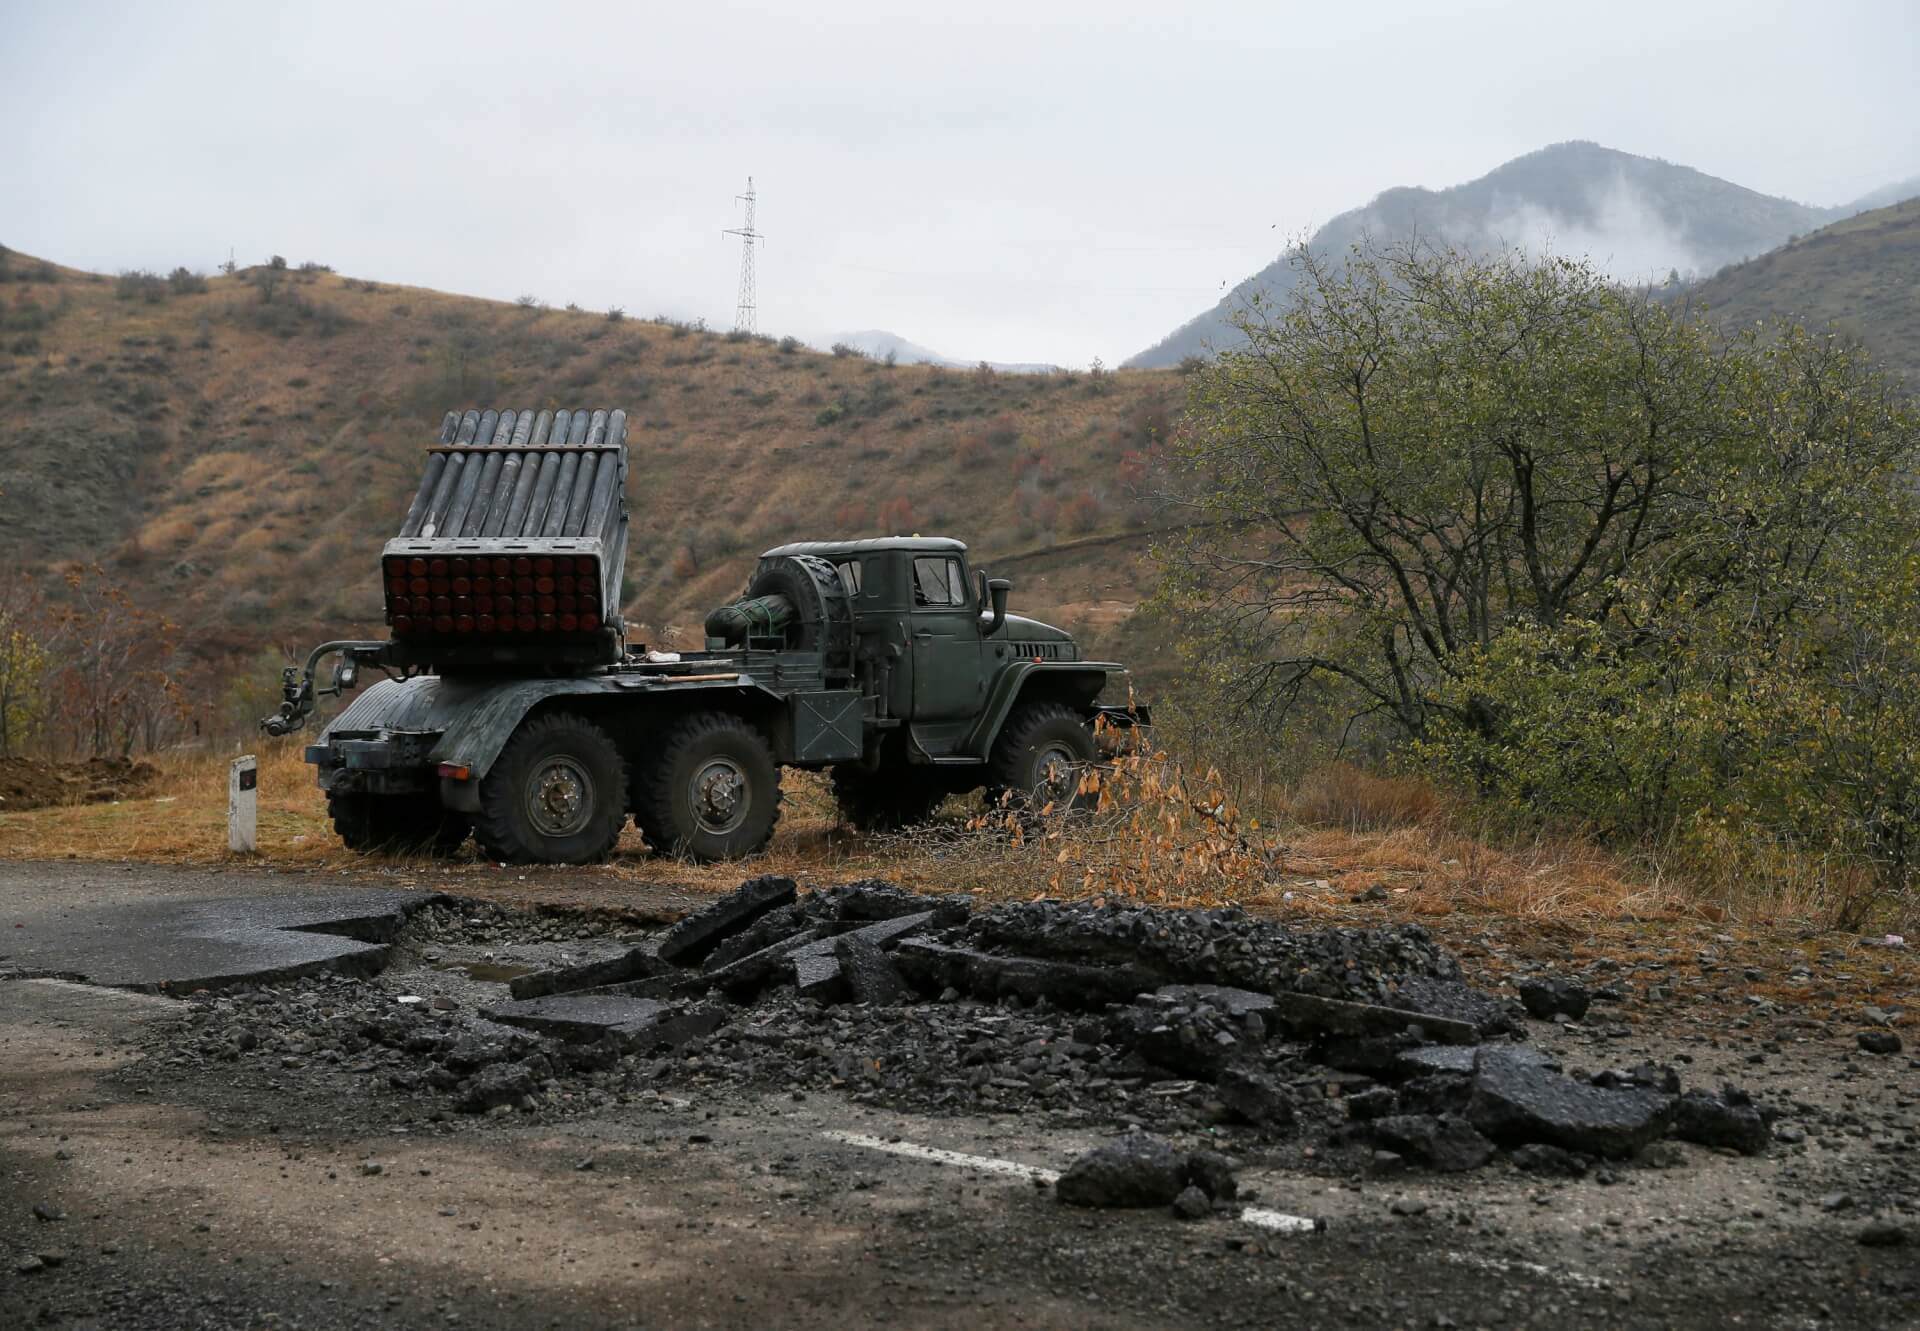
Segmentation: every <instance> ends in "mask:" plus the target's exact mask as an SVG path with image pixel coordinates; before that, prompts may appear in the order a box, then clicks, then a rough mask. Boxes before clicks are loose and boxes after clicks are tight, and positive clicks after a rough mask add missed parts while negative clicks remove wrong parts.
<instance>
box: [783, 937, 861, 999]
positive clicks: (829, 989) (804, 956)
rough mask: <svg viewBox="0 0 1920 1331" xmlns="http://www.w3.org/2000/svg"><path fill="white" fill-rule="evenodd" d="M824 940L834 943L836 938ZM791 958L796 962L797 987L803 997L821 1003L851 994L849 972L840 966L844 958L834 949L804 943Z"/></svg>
mask: <svg viewBox="0 0 1920 1331" xmlns="http://www.w3.org/2000/svg"><path fill="white" fill-rule="evenodd" d="M820 941H821V942H826V943H832V942H833V941H834V940H833V939H831V938H828V939H822V940H820ZM787 960H788V961H789V962H790V963H791V964H792V966H793V987H794V989H795V990H796V991H797V992H798V993H799V995H800V997H802V998H811V999H813V1000H814V1001H815V1002H819V1003H838V1002H839V1001H840V1000H841V999H843V998H845V997H846V996H847V977H846V973H845V972H844V971H842V970H841V969H840V958H839V957H838V956H836V955H834V954H833V953H832V952H816V951H814V950H813V948H812V947H811V946H809V947H803V948H801V949H800V950H799V951H797V952H795V953H793V954H792V955H791V956H790V957H788V958H787Z"/></svg>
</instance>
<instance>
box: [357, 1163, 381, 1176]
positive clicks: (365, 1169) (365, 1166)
mask: <svg viewBox="0 0 1920 1331" xmlns="http://www.w3.org/2000/svg"><path fill="white" fill-rule="evenodd" d="M360 1172H361V1173H362V1174H366V1175H368V1176H371V1175H374V1174H384V1173H386V1172H387V1167H386V1166H385V1165H383V1164H381V1163H380V1162H379V1161H378V1160H362V1161H361V1162H360Z"/></svg>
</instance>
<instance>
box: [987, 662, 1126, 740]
mask: <svg viewBox="0 0 1920 1331" xmlns="http://www.w3.org/2000/svg"><path fill="white" fill-rule="evenodd" d="M1125 670H1126V667H1125V666H1122V665H1118V664H1115V663H1114V662H1111V661H1014V662H1012V663H1010V664H1009V665H1007V667H1006V668H1005V669H1003V670H1002V671H1001V672H1000V675H999V678H997V679H995V680H994V681H993V690H992V692H990V693H988V694H987V701H986V705H985V706H984V707H983V708H982V709H981V711H980V719H979V720H977V721H976V722H974V726H973V729H972V730H970V731H968V732H967V737H966V739H965V740H964V741H962V742H961V745H960V750H959V751H960V752H961V753H966V754H972V755H975V756H977V757H980V758H985V757H986V756H987V753H988V751H989V750H991V749H992V748H993V742H994V740H996V739H998V738H999V736H1000V727H1001V726H1003V725H1005V724H1006V722H1007V717H1008V716H1009V715H1011V714H1012V712H1013V709H1014V705H1015V704H1016V703H1018V702H1019V701H1020V695H1021V694H1022V693H1023V692H1025V691H1026V688H1027V685H1028V683H1029V681H1034V680H1036V677H1042V676H1044V677H1045V678H1044V679H1043V680H1040V681H1039V682H1042V683H1044V684H1046V685H1049V686H1055V687H1058V686H1059V685H1067V686H1068V688H1066V689H1062V692H1068V691H1076V692H1081V693H1084V694H1085V695H1086V696H1085V699H1084V702H1085V705H1086V707H1087V708H1088V709H1089V710H1091V709H1092V707H1093V700H1094V699H1095V698H1097V697H1099V696H1100V690H1101V689H1102V688H1104V687H1106V683H1107V677H1108V676H1109V675H1116V674H1122V673H1124V672H1125ZM1076 677H1077V678H1076ZM1076 683H1077V684H1078V685H1079V687H1078V689H1073V688H1072V686H1073V685H1075V684H1076Z"/></svg>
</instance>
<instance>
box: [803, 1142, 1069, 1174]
mask: <svg viewBox="0 0 1920 1331" xmlns="http://www.w3.org/2000/svg"><path fill="white" fill-rule="evenodd" d="M820 1135H821V1136H823V1137H826V1138H828V1139H829V1140H832V1141H837V1142H845V1143H846V1144H847V1145H848V1146H864V1147H866V1148H867V1149H868V1150H869V1151H885V1152H886V1153H887V1154H888V1155H903V1156H905V1157H907V1159H909V1160H925V1161H927V1162H928V1163H929V1164H935V1165H954V1166H957V1167H958V1168H960V1169H978V1170H980V1171H981V1172H983V1173H987V1174H1010V1175H1012V1176H1013V1177H1015V1178H1025V1179H1036V1178H1037V1179H1039V1180H1041V1181H1042V1182H1045V1183H1054V1182H1057V1181H1058V1180H1059V1178H1060V1171H1059V1170H1057V1169H1042V1168H1041V1167H1040V1166H1038V1165H1022V1164H1017V1163H1015V1162H1014V1161H1012V1160H997V1159H995V1158H994V1157H993V1156H990V1155H968V1154H967V1153H966V1152H964V1151H943V1150H941V1149H940V1148H939V1147H938V1146H918V1145H915V1144H914V1143H913V1142H890V1141H888V1140H886V1139H885V1138H884V1137H869V1136H867V1135H866V1134H865V1133H863V1132H840V1131H837V1130H835V1131H828V1132H823V1133H821V1134H820Z"/></svg>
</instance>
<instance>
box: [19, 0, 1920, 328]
mask: <svg viewBox="0 0 1920 1331" xmlns="http://www.w3.org/2000/svg"><path fill="white" fill-rule="evenodd" d="M1443 8H1444V9H1448V10H1450V11H1451V14H1450V15H1449V16H1446V17H1435V16H1433V14H1432V13H1431V11H1434V10H1438V9H1443ZM1916 68H1920V4H1916V3H1915V2H1914V0H1885V2H1884V3H1880V2H1876V0H1809V2H1808V3H1801V4H1780V3H1768V2H1767V0H1727V2H1724V3H1723V2H1722V0H1682V2H1681V3H1674V0H1661V3H1638V2H1637V0H1616V3H1613V4H1609V5H1606V6H1595V5H1581V6H1572V5H1558V4H1550V3H1541V0H1527V2H1525V3H1511V4H1509V3H1455V4H1451V5H1442V4H1437V3H1431V2H1429V3H1408V4H1401V3H1386V2H1385V0H1372V2H1371V3H1365V4H1342V3H1326V2H1325V0H1322V3H1318V4H1314V5H1311V6H1303V5H1294V4H1287V3H1280V2H1279V0H1266V2H1265V3H1249V4H1245V5H1238V6H1224V5H1204V4H1169V3H1164V2H1163V3H1159V4H1155V5H1151V6H1130V5H1126V4H1120V3H1114V2H1113V0H1108V2H1106V3H1101V4H1097V5H1089V6H1084V7H1082V6H1067V5H1055V4H1049V3H1046V2H1045V0H1029V2H1028V3H1025V4H1019V5H1007V6H1000V5H996V4H992V3H986V2H985V0H969V2H968V3H963V4H954V5H951V6H945V7H938V8H936V7H933V6H928V5H924V4H921V5H913V4H900V3H897V2H896V3H893V4H888V5H885V6H879V5H864V4H850V3H839V2H838V0H808V2H807V3H804V4H791V5H786V6H772V5H766V6H760V7H750V6H741V5H733V4H723V3H713V2H712V0H700V2H699V3H693V4H688V3H684V2H683V3H677V4H674V5H671V6H657V5H650V4H641V3H617V4H605V5H598V4H594V5H590V4H567V3H561V2H559V0H549V3H546V4H528V3H525V2H524V0H522V2H521V3H515V4H501V5H495V4H480V3H462V4H458V5H453V4H447V5H427V4H416V3H409V2H408V0H384V3H379V4H358V3H343V2H342V0H330V2H329V3H324V4H313V5H306V6H277V5H273V4H269V3H264V2H259V0H256V2H254V3H246V4H232V5H219V4H191V3H184V2H182V3H167V4H158V3H148V4H137V5H135V4H123V5H108V4H93V3H85V2H83V0H50V2H45V3H42V2H41V0H0V116H3V117H4V120H3V121H0V123H3V124H4V127H5V128H4V132H0V242H4V243H5V244H7V245H9V246H12V247H14V248H17V249H23V250H26V251H28V252H30V253H34V254H38V255H41V256H44V257H47V258H52V259H55V260H58V261H60V262H63V263H70V264H75V265H79V266H83V267H89V268H95V269H101V270H106V271H114V270H118V269H122V268H127V267H152V268H157V269H166V268H171V267H173V266H174V265H176V264H183V263H184V264H187V265H189V266H193V267H200V268H205V269H211V268H212V267H213V266H214V265H216V264H217V263H218V262H220V261H221V260H223V259H225V258H226V257H227V252H228V248H229V246H231V247H232V249H233V251H234V252H235V254H236V255H237V257H238V258H239V260H240V262H241V263H243V264H244V263H249V262H257V261H259V260H261V259H263V258H265V257H266V256H267V255H268V254H270V253H279V254H284V255H285V256H287V258H289V259H290V260H293V261H294V262H300V261H303V260H309V259H311V260H318V261H321V262H326V263H330V264H332V265H333V266H334V267H335V268H337V269H339V270H340V271H341V272H344V273H348V274H352V275H356V276H364V277H373V278H378V279H382V280H386V281H392V282H404V283H413V284H419V285H425V286H432V287H439V288H443V289H445V290H449V291H459V292H467V293H471V294H475V295H486V296H495V297H502V298H512V297H514V296H517V295H519V294H521V293H523V292H524V293H532V294H534V295H537V296H539V297H540V298H542V299H543V300H546V301H548V302H551V303H553V304H561V303H564V302H566V301H577V302H578V303H580V304H581V305H584V306H587V307H589V308H596V309H599V308H605V307H607V306H609V305H616V304H617V305H622V306H624V307H625V308H626V309H627V310H628V311H629V312H630V313H632V314H635V315H641V316H651V315H653V314H656V313H667V314H673V315H676V316H681V317H702V318H705V319H706V320H707V321H708V322H709V323H710V324H713V325H715V326H717V327H726V326H728V325H729V324H730V323H731V322H732V318H733V305H734V293H735V283H736V278H737V275H738V271H739V258H740V256H739V247H738V242H737V241H734V240H732V239H730V238H729V237H727V236H724V235H723V234H722V232H723V230H724V229H725V228H727V227H731V226H737V225H739V213H738V208H739V205H738V204H737V203H735V202H734V199H733V196H734V195H735V194H737V193H739V192H740V190H741V189H742V188H743V187H744V186H745V184H746V178H747V176H748V174H749V173H751V174H752V176H753V178H754V181H755V184H756V185H757V186H758V188H759V191H760V215H759V223H760V228H761V230H763V231H764V232H765V233H766V235H767V242H766V246H765V248H764V250H763V252H762V253H761V255H760V261H759V301H760V326H761V329H762V331H766V332H774V333H785V332H792V333H795V334H798V335H800V336H803V337H810V338H818V337H821V336H823V335H828V334H832V333H834V332H838V331H849V330H855V329H865V328H886V329H889V330H891V331H893V332H896V333H899V334H900V335H902V336H904V337H907V338H911V339H913V340H914V341H917V342H920V343H923V344H926V345H928V346H931V347H933V348H935V349H936V350H939V351H941V352H943V353H945V354H947V355H951V356H955V357H959V358H963V359H973V358H979V357H989V358H992V359H996V360H1031V361H1051V362H1057V363H1063V364H1074V365H1084V364H1086V363H1088V362H1089V361H1090V360H1091V359H1092V358H1094V357H1095V356H1099V357H1102V358H1104V359H1105V360H1106V361H1107V362H1108V363H1109V364H1111V363H1116V362H1118V361H1119V360H1121V359H1123V358H1124V357H1126V356H1128V355H1131V354H1132V353H1134V352H1136V351H1139V350H1140V349H1141V348H1143V347H1145V346H1147V345H1148V344H1150V343H1152V342H1154V341H1155V340H1157V339H1158V338H1160V337H1161V336H1162V335H1164V334H1165V333H1167V332H1168V331H1169V330H1171V329H1172V328H1173V327H1174V326H1175V325H1177V324H1179V323H1180V322H1182V321H1183V320H1185V319H1187V318H1188V317H1190V316H1192V315H1194V314H1196V313H1198V312H1200V311H1201V310H1203V309H1205V308H1206V307H1208V306H1209V305H1211V304H1212V303H1213V302H1214V301H1215V300H1216V299H1218V297H1219V296H1220V295H1221V294H1223V292H1224V291H1225V289H1226V288H1227V287H1228V286H1230V285H1231V284H1232V283H1234V282H1236V281H1238V280H1239V279H1241V278H1243V277H1245V276H1247V275H1248V274H1249V273H1251V272H1253V271H1255V270H1256V269H1258V268H1260V267H1261V266H1262V265H1264V264H1265V263H1267V262H1268V261H1269V260H1271V259H1272V258H1273V257H1274V255H1275V254H1276V253H1277V252H1278V251H1279V249H1280V248H1281V247H1282V245H1283V244H1284V243H1285V242H1286V241H1287V240H1288V239H1290V238H1297V237H1299V236H1301V235H1304V234H1306V233H1307V232H1309V231H1311V230H1312V229H1313V228H1315V227H1317V226H1319V225H1320V224H1321V223H1323V222H1325V221H1326V220H1327V219H1328V218H1330V217H1331V216H1333V215H1334V214H1336V213H1338V212H1341V211H1344V210H1345V209H1347V208H1350V207H1354V206H1356V205H1359V204H1362V203H1364V202H1366V201H1367V200H1368V199H1369V198H1371V197H1372V196H1373V195H1374V194H1376V193H1378V192H1379V191H1380V190H1381V189H1383V188H1386V187H1388V186H1390V185H1398V184H1414V185H1427V186H1436V187H1437V186H1445V185H1451V184H1457V183H1459V182H1461V181H1463V180H1468V179H1471V178H1473V177H1475V176H1478V175H1482V174H1484V173H1485V172H1486V171H1488V170H1489V169H1491V168H1492V167H1494V166H1496V165H1498V164H1499V163H1501V162H1503V161H1505V160H1507V159H1509V158H1511V157H1514V156H1516V155H1518V154H1520V153H1523V152H1526V151H1529V150H1531V149H1534V148H1537V147H1541V146H1543V145H1545V144H1548V143H1552V142H1556V141H1559V140H1564V139H1573V138H1582V139H1596V140H1598V141H1600V142H1601V143H1604V144H1607V145H1608V146H1610V147H1615V148H1621V149H1625V150H1627V151H1630V152H1637V153H1644V154H1647V155H1651V156H1659V157H1665V158H1667V159H1669V160H1672V161H1676V162H1681V163H1685V164H1687V165H1689V166H1694V167H1698V168H1699V169H1701V170H1703V171H1706V172H1709V173H1710V174H1713V175H1717V176H1722V177H1725V178H1727V179H1729V180H1733V181H1736V182H1738V183H1740V184H1743V185H1747V186H1749V187H1752V188H1754V189H1758V190H1762V191H1765V192H1767V193H1772V194H1782V195H1787V196H1789V197H1792V198H1796V199H1801V200H1804V201H1807V202H1813V203H1823V204H1833V203H1840V202H1843V201H1846V200H1849V199H1852V198H1854V197H1855V196H1857V195H1860V194H1862V193H1864V192H1866V191H1867V190H1870V189H1873V188H1876V187H1878V186H1880V185H1883V184H1886V183H1888V182H1890V181H1893V180H1895V179H1899V178H1902V177H1906V176H1911V175H1914V174H1916V173H1920V78H1916V77H1915V73H1914V71H1915V69H1916Z"/></svg>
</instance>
